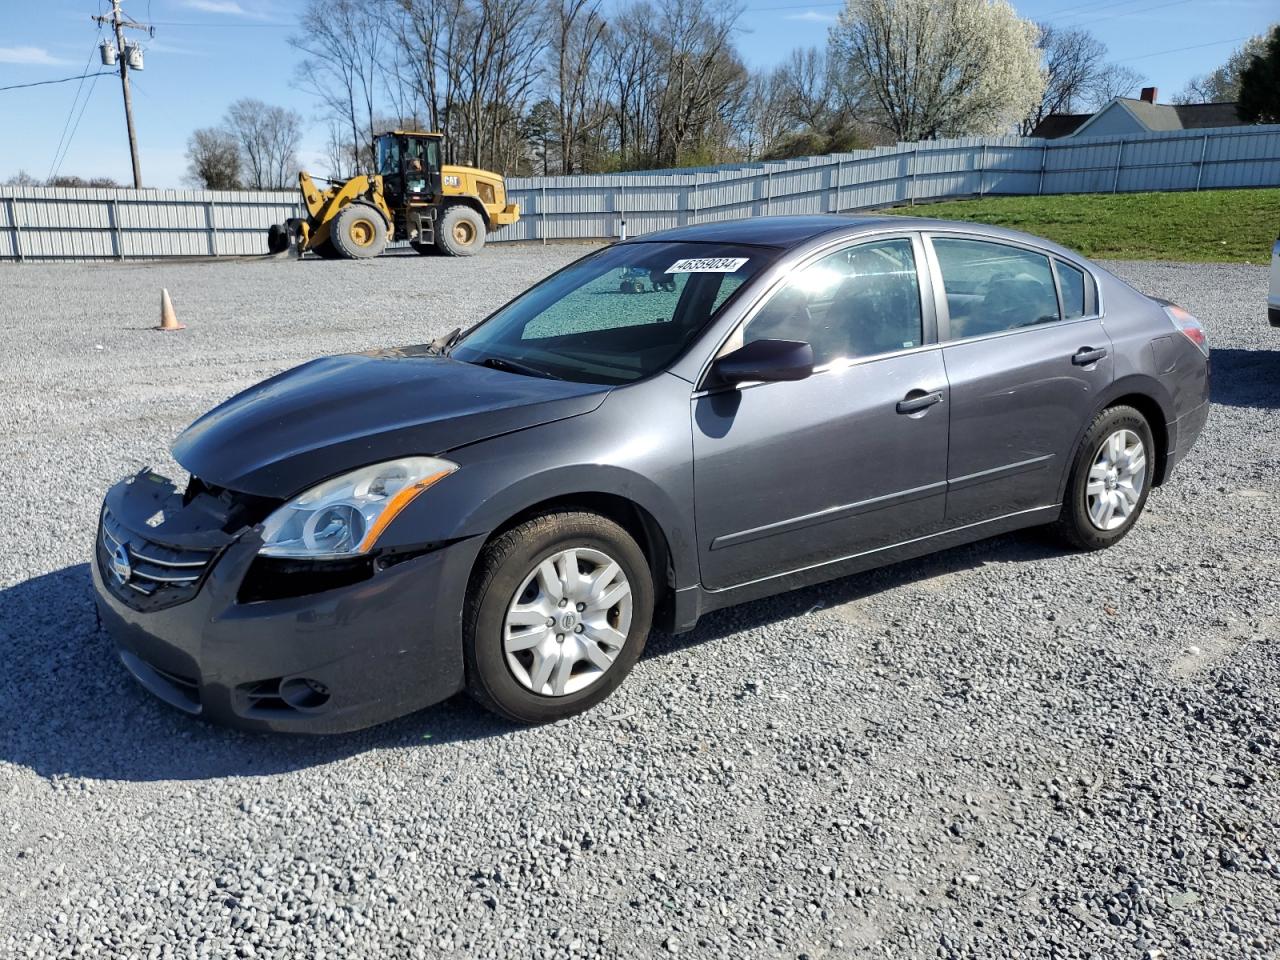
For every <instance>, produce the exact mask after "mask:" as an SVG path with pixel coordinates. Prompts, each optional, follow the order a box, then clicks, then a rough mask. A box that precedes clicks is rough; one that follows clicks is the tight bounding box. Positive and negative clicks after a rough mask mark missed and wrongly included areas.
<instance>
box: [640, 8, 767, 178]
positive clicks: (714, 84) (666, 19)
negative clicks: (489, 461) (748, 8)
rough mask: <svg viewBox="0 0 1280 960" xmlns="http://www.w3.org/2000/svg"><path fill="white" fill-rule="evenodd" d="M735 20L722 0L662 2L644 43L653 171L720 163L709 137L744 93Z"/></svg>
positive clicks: (744, 76) (733, 10)
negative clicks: (649, 64)
mask: <svg viewBox="0 0 1280 960" xmlns="http://www.w3.org/2000/svg"><path fill="white" fill-rule="evenodd" d="M739 14H740V9H739V8H737V7H734V6H730V5H729V4H727V3H723V2H721V0H661V2H660V5H659V6H658V8H657V18H656V20H655V22H654V24H653V28H652V31H651V35H650V38H649V42H650V43H652V44H653V46H654V48H655V52H656V66H657V70H656V72H655V73H654V74H653V76H652V78H651V82H652V83H653V84H654V86H653V88H652V99H653V101H654V103H655V104H656V107H657V109H656V117H655V120H656V127H657V129H656V136H655V138H654V143H653V158H654V162H655V163H656V164H657V165H659V166H666V167H672V166H679V165H680V164H682V163H687V162H689V161H693V162H695V163H699V162H703V163H705V162H708V161H711V162H715V161H716V160H719V159H721V157H719V156H717V152H718V151H717V150H716V149H715V148H716V147H717V146H720V145H722V144H717V142H716V138H715V137H714V135H709V134H710V132H711V130H712V129H714V128H716V127H717V126H718V121H719V120H721V119H722V118H723V117H724V116H725V115H726V114H729V113H736V112H737V111H738V110H739V109H740V108H741V105H742V102H743V100H744V98H745V94H746V90H747V80H748V75H747V71H746V68H745V67H744V66H743V64H742V60H741V59H740V58H739V57H738V53H737V51H736V50H735V49H734V46H733V41H732V35H733V32H734V30H735V29H736V28H737V23H738V17H739Z"/></svg>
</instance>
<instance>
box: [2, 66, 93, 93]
mask: <svg viewBox="0 0 1280 960" xmlns="http://www.w3.org/2000/svg"><path fill="white" fill-rule="evenodd" d="M114 72H115V71H113V70H100V71H99V72H97V73H82V74H80V75H78V76H75V77H63V78H62V79H61V80H37V81H36V82H35V83H12V84H10V85H9V86H7V87H0V90H25V89H26V88H27V87H43V86H46V85H48V84H50V83H70V82H71V81H72V80H83V79H84V78H85V77H101V76H103V75H104V74H108V73H114Z"/></svg>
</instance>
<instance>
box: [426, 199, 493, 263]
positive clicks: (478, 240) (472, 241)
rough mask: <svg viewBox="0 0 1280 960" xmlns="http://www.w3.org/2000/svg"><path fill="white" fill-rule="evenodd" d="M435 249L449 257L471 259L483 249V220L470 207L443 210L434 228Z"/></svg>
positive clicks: (457, 206)
mask: <svg viewBox="0 0 1280 960" xmlns="http://www.w3.org/2000/svg"><path fill="white" fill-rule="evenodd" d="M436 247H437V248H438V249H439V251H440V252H441V253H443V254H445V255H447V256H450V257H471V256H474V255H475V254H477V253H479V252H480V250H481V248H483V247H484V219H483V218H482V217H481V216H480V214H478V213H476V212H475V211H474V210H472V209H471V208H470V207H464V206H462V205H461V204H454V205H453V206H450V207H448V208H446V209H445V211H444V215H443V216H442V217H441V218H440V222H439V224H437V226H436Z"/></svg>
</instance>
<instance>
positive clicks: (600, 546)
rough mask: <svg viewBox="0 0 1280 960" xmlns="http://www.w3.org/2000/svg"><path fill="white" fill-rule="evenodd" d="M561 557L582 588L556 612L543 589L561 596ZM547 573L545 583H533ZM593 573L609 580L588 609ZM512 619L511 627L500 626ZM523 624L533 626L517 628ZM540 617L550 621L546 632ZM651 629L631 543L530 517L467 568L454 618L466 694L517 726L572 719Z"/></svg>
mask: <svg viewBox="0 0 1280 960" xmlns="http://www.w3.org/2000/svg"><path fill="white" fill-rule="evenodd" d="M568 551H574V553H573V554H569V553H568ZM569 556H573V557H574V558H575V561H576V562H575V567H576V569H575V570H574V573H575V574H577V575H578V577H580V576H581V575H582V574H584V573H585V574H586V575H587V577H588V579H587V580H585V581H581V586H580V587H579V588H578V589H575V590H573V591H572V593H571V596H577V597H579V598H580V600H579V601H577V602H566V603H563V604H562V603H560V602H559V601H557V600H556V599H555V597H556V594H555V593H554V592H553V591H549V590H547V589H546V586H545V585H546V584H547V583H548V581H549V580H550V581H551V583H552V584H559V587H560V589H561V591H562V592H563V590H564V582H563V580H562V579H559V575H560V573H561V572H562V571H564V570H566V569H567V566H568V560H567V558H568V557H569ZM610 563H612V564H613V565H614V566H616V568H617V569H616V571H614V570H613V569H612V567H611V566H610V565H609V564H610ZM548 568H550V574H551V576H549V577H548V576H546V575H545V574H542V575H540V571H543V572H545V571H547V569H548ZM593 574H594V575H597V576H605V577H608V578H609V579H608V580H607V581H606V582H604V583H602V584H600V587H599V589H598V590H597V591H596V595H597V596H598V597H599V599H597V600H590V596H591V586H592V583H591V579H590V578H591V576H592V575H593ZM619 577H621V578H623V579H622V580H619V579H618V578H619ZM624 584H625V586H626V587H628V588H629V591H628V592H626V593H624V592H623V590H622V587H623V585H624ZM601 591H603V596H600V594H601ZM615 598H617V599H616V600H615ZM562 599H565V600H568V599H569V598H564V597H562ZM583 601H588V602H586V603H584V602H583ZM611 602H612V605H611V606H609V607H607V608H606V607H604V606H603V604H605V603H611ZM517 605H519V608H520V609H519V610H515V611H513V608H514V607H516V606H517ZM582 607H586V609H585V610H581V608H582ZM575 608H578V609H575ZM580 611H581V612H580ZM513 612H515V614H516V622H515V623H509V622H508V616H509V614H511V613H513ZM520 613H524V614H525V616H524V617H521V616H520ZM531 616H532V617H533V618H534V620H533V622H520V621H522V620H523V621H528V620H529V618H530V617H531ZM543 616H547V617H548V619H549V620H553V621H556V622H555V623H553V624H550V625H549V624H547V623H546V621H543V620H542V619H541V618H542V617H543ZM579 617H581V623H578V622H577V618H579ZM652 621H653V579H652V575H651V574H650V571H649V564H648V562H647V560H646V559H645V555H644V552H643V551H642V550H641V549H640V547H639V545H637V543H636V541H635V540H634V539H633V538H632V537H631V535H630V534H628V533H627V532H626V531H625V530H623V529H622V527H620V526H618V525H617V524H616V523H614V522H613V521H612V520H607V519H605V518H604V517H601V516H598V515H596V514H593V513H578V512H566V513H549V514H543V515H541V516H536V517H534V518H533V519H531V520H527V521H525V522H524V523H522V524H520V525H519V526H516V527H513V528H512V529H511V530H508V531H507V532H506V533H504V534H502V535H501V536H500V537H498V538H496V539H495V540H494V541H493V542H492V543H490V544H488V546H486V547H485V549H484V551H483V552H482V553H481V555H480V559H479V561H478V563H477V564H476V570H475V573H474V574H473V576H472V578H471V585H470V587H469V589H468V591H467V600H466V608H465V611H464V616H463V648H464V654H465V657H466V665H467V690H468V692H469V693H470V694H471V696H472V697H473V698H474V699H475V700H476V701H477V702H479V703H480V704H482V705H483V706H485V707H487V708H488V709H490V710H492V711H494V712H495V713H498V714H501V715H502V716H504V717H507V718H509V719H511V720H515V721H517V722H519V723H530V724H537V723H549V722H551V721H554V720H561V719H563V718H565V717H570V716H573V715H574V714H577V713H581V712H582V711H584V710H589V709H590V708H591V707H594V706H595V705H596V704H598V703H600V701H602V700H604V699H605V698H606V697H607V696H609V694H610V693H612V692H613V691H614V690H615V689H616V688H617V686H618V685H619V684H620V683H622V681H623V680H624V679H625V678H626V676H627V674H628V673H630V672H631V668H632V667H633V666H635V663H636V661H637V660H638V659H639V658H640V654H641V652H642V651H643V650H644V645H645V641H646V639H647V638H648V635H649V627H650V625H651V623H652ZM562 631H563V632H562ZM557 638H561V639H557ZM606 638H607V639H606ZM592 647H594V651H593V652H589V648H592ZM548 664H549V665H548ZM565 664H567V666H565ZM557 687H558V688H559V689H560V690H561V691H562V692H560V693H557V692H556V688H557Z"/></svg>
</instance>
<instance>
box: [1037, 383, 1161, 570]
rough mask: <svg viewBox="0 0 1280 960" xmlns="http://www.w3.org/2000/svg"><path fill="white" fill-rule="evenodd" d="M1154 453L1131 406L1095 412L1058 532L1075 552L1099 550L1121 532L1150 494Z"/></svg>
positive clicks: (1129, 525)
mask: <svg viewBox="0 0 1280 960" xmlns="http://www.w3.org/2000/svg"><path fill="white" fill-rule="evenodd" d="M1155 452H1156V451H1155V443H1154V441H1153V440H1152V436H1151V426H1150V424H1148V423H1147V419H1146V417H1144V416H1143V415H1142V414H1141V413H1139V412H1138V411H1137V410H1135V409H1134V408H1133V407H1126V406H1119V407H1112V408H1111V409H1109V410H1104V411H1102V413H1100V414H1098V416H1097V417H1096V418H1095V419H1094V421H1093V423H1092V425H1090V427H1089V430H1088V431H1087V432H1086V433H1085V436H1084V440H1083V441H1081V443H1080V449H1079V451H1078V452H1077V453H1076V459H1075V463H1074V464H1073V465H1072V468H1071V477H1070V479H1069V480H1068V481H1067V494H1066V499H1065V501H1064V503H1063V505H1062V513H1061V514H1060V515H1059V517H1058V521H1057V523H1056V524H1055V525H1054V529H1055V532H1056V533H1057V534H1058V536H1059V537H1060V538H1061V539H1062V540H1064V541H1066V542H1067V543H1068V544H1069V545H1071V546H1073V547H1075V548H1076V549H1078V550H1100V549H1102V548H1103V547H1109V546H1111V545H1112V544H1113V543H1115V542H1116V541H1118V540H1120V539H1121V538H1122V537H1123V536H1124V535H1125V534H1127V533H1128V532H1129V530H1130V529H1131V528H1132V527H1133V525H1134V523H1136V522H1137V519H1138V516H1139V515H1140V514H1141V513H1142V509H1143V507H1145V506H1146V503H1147V495H1148V494H1149V493H1150V492H1151V482H1152V479H1153V478H1154V476H1155Z"/></svg>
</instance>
